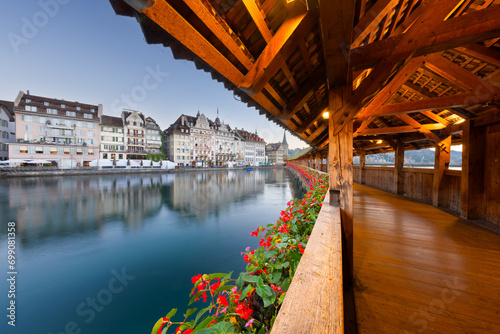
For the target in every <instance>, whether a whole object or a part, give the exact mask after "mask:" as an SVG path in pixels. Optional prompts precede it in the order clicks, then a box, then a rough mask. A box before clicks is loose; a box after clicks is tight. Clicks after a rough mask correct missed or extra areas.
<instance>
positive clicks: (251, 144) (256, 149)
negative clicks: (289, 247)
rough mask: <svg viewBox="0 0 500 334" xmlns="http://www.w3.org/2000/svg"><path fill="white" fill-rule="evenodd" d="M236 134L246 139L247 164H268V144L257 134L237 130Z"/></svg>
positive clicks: (245, 157) (245, 153) (245, 156)
mask: <svg viewBox="0 0 500 334" xmlns="http://www.w3.org/2000/svg"><path fill="white" fill-rule="evenodd" d="M235 132H236V133H238V135H239V136H240V137H241V138H243V139H244V143H245V148H244V156H243V161H244V163H245V164H248V165H252V166H259V165H262V164H264V163H265V162H266V142H265V141H264V139H262V138H260V137H259V136H258V135H257V133H251V132H248V131H246V130H244V129H241V130H238V129H235Z"/></svg>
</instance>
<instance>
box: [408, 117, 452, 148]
mask: <svg viewBox="0 0 500 334" xmlns="http://www.w3.org/2000/svg"><path fill="white" fill-rule="evenodd" d="M398 117H399V118H400V119H401V120H402V121H403V122H405V123H406V124H408V125H410V126H412V127H413V128H415V130H417V131H418V132H422V133H423V134H424V135H425V136H426V137H427V138H429V139H430V140H432V141H434V142H436V143H439V142H440V141H441V139H439V137H438V136H436V135H435V134H434V133H432V132H431V131H430V130H429V127H428V126H427V127H424V126H423V125H422V124H420V123H419V122H417V121H416V120H414V119H413V118H411V117H410V116H409V115H407V114H400V115H398ZM426 125H427V124H426ZM441 125H442V124H441Z"/></svg>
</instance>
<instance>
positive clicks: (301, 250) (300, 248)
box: [299, 245, 304, 254]
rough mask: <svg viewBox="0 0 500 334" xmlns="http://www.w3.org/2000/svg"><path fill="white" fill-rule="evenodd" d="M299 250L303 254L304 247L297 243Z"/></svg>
mask: <svg viewBox="0 0 500 334" xmlns="http://www.w3.org/2000/svg"><path fill="white" fill-rule="evenodd" d="M299 250H300V252H301V253H302V254H304V247H302V245H299Z"/></svg>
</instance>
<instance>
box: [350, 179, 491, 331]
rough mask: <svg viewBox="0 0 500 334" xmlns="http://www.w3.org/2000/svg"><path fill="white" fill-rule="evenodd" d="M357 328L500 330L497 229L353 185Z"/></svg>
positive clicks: (367, 329) (365, 329) (369, 329)
mask: <svg viewBox="0 0 500 334" xmlns="http://www.w3.org/2000/svg"><path fill="white" fill-rule="evenodd" d="M354 277H355V288H354V289H355V290H354V295H355V302H356V312H357V319H358V325H359V333H396V334H400V333H453V334H457V333H488V334H491V333H500V236H499V235H498V234H495V233H493V232H490V231H488V230H485V229H483V228H481V227H478V226H476V225H474V224H471V223H468V222H467V221H465V220H462V219H460V218H457V217H455V216H453V215H451V214H448V213H446V212H444V211H441V210H439V209H437V208H434V207H432V206H430V205H426V204H422V203H418V202H415V201H411V200H408V199H405V198H402V197H399V196H396V195H393V194H389V193H387V192H383V191H380V190H377V189H374V188H370V187H366V186H362V185H359V184H355V185H354Z"/></svg>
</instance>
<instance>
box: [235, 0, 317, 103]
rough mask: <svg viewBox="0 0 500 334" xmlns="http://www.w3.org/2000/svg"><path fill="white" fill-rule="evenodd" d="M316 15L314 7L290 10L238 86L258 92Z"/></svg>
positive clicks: (309, 30) (254, 92) (311, 24)
mask: <svg viewBox="0 0 500 334" xmlns="http://www.w3.org/2000/svg"><path fill="white" fill-rule="evenodd" d="M317 15H318V14H317V11H316V10H314V9H311V10H309V11H306V12H305V13H304V12H303V11H301V12H299V13H297V12H291V13H290V15H289V17H288V18H287V19H286V20H285V22H284V23H283V24H282V25H281V27H280V28H279V29H278V31H277V32H276V34H275V35H274V36H273V37H272V39H271V40H270V41H269V43H268V44H267V46H266V48H265V49H264V51H262V53H261V54H260V56H259V58H258V59H257V61H256V62H255V64H254V65H253V67H252V69H251V70H250V71H249V72H248V73H247V74H246V75H245V77H244V79H243V80H242V81H241V82H240V83H239V84H238V87H239V88H240V89H242V90H243V91H245V92H247V93H248V94H257V93H258V92H260V91H261V90H262V89H263V88H264V86H265V85H266V84H267V83H268V82H269V80H271V78H272V77H273V76H274V75H275V74H276V72H278V70H279V69H280V68H281V66H283V64H285V62H286V59H288V58H289V57H290V55H291V54H292V52H293V51H294V50H295V49H296V47H297V44H296V42H295V41H297V40H301V39H303V38H304V37H305V36H306V35H307V34H308V33H310V32H311V30H312V28H313V27H314V25H315V24H316V22H317Z"/></svg>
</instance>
